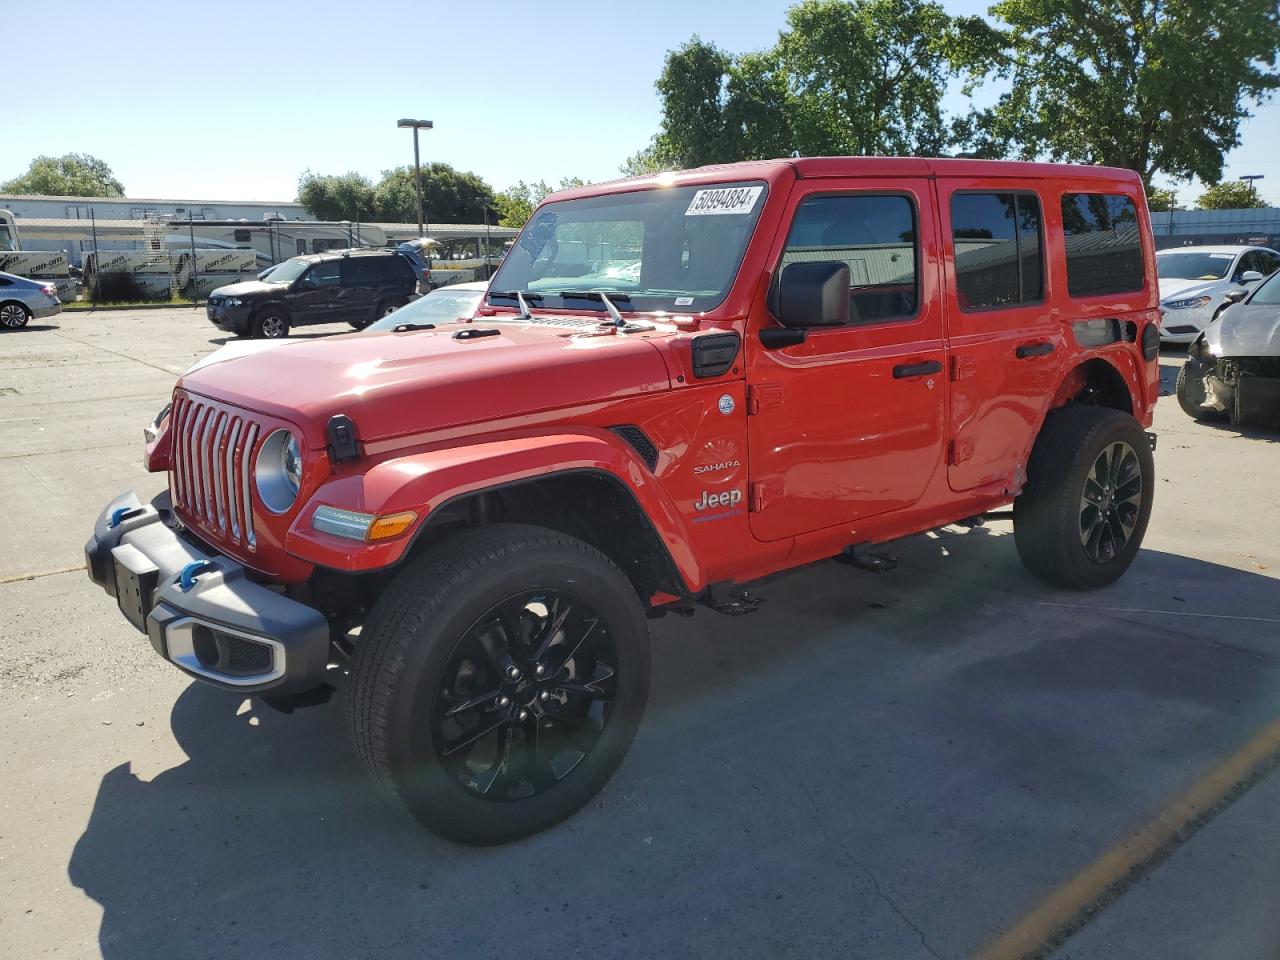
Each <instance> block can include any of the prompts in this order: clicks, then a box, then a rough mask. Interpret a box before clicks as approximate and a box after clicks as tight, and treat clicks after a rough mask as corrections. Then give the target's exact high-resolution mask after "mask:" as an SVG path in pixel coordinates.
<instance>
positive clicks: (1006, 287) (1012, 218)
mask: <svg viewBox="0 0 1280 960" xmlns="http://www.w3.org/2000/svg"><path fill="white" fill-rule="evenodd" d="M951 235H952V242H953V243H954V245H955V260H956V296H957V297H958V298H959V300H960V306H961V307H962V308H963V309H966V310H977V309H991V308H998V307H1010V306H1016V305H1017V304H1019V303H1037V302H1039V301H1040V300H1041V299H1042V298H1043V296H1044V279H1043V277H1044V271H1043V269H1042V267H1041V263H1040V201H1039V200H1038V199H1037V198H1036V197H1035V196H1033V195H1031V194H1029V193H958V194H956V195H955V196H953V197H952V198H951Z"/></svg>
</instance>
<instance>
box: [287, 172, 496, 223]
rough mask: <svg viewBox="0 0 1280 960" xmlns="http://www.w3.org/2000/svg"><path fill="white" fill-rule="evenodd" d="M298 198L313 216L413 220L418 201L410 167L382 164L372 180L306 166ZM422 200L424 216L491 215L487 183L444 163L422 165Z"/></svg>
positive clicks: (457, 219)
mask: <svg viewBox="0 0 1280 960" xmlns="http://www.w3.org/2000/svg"><path fill="white" fill-rule="evenodd" d="M298 202H299V203H301V204H302V205H303V206H304V207H306V208H307V212H308V213H310V214H311V216H313V217H315V218H316V219H317V220H353V221H354V220H361V221H365V222H368V221H371V220H372V221H375V222H381V223H416V222H417V220H418V201H417V195H416V192H415V191H414V185H413V168H412V167H396V168H395V169H394V170H384V171H383V172H382V179H381V180H379V181H378V183H377V184H376V185H375V184H373V183H372V182H370V180H369V179H368V178H367V177H364V176H361V175H360V174H358V173H354V172H352V173H344V174H342V175H340V176H333V175H324V176H322V175H320V174H315V173H312V172H311V171H310V170H308V171H306V172H305V173H303V175H302V177H301V178H300V179H299V180H298ZM422 205H423V210H424V214H425V216H426V218H427V221H428V222H431V221H435V222H436V223H482V222H483V221H484V211H485V210H487V211H488V212H489V220H490V222H493V220H494V219H495V218H496V216H497V211H496V209H495V203H494V194H493V188H492V187H490V186H489V185H488V184H487V183H485V182H484V180H482V179H481V178H480V177H479V176H477V175H476V174H474V173H470V172H467V171H461V170H455V169H454V168H453V167H451V166H449V164H447V163H429V164H426V165H424V166H423V168H422Z"/></svg>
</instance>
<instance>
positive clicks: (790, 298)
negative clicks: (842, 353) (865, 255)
mask: <svg viewBox="0 0 1280 960" xmlns="http://www.w3.org/2000/svg"><path fill="white" fill-rule="evenodd" d="M777 304H778V319H779V320H780V321H781V322H782V325H783V326H784V327H790V328H799V329H804V328H806V327H837V326H840V325H841V324H846V323H848V322H849V321H850V319H851V314H852V309H851V305H850V302H849V265H848V264H847V263H841V262H839V261H834V260H824V261H819V262H816V263H789V264H787V266H786V267H784V268H783V271H782V277H781V279H780V280H779V282H778V300H777Z"/></svg>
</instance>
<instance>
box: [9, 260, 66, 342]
mask: <svg viewBox="0 0 1280 960" xmlns="http://www.w3.org/2000/svg"><path fill="white" fill-rule="evenodd" d="M61 310H62V301H61V300H59V299H58V288H57V287H55V286H54V285H53V284H52V283H50V282H48V281H47V280H28V279H27V278H26V277H17V276H14V275H13V274H12V273H0V330H16V329H18V328H19V327H25V326H26V325H27V321H28V320H30V319H31V318H32V317H37V318H39V317H52V316H53V315H54V314H55V313H58V312H60V311H61Z"/></svg>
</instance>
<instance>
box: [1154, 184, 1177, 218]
mask: <svg viewBox="0 0 1280 960" xmlns="http://www.w3.org/2000/svg"><path fill="white" fill-rule="evenodd" d="M1147 209H1148V210H1150V211H1151V212H1152V213H1168V212H1169V211H1171V210H1180V209H1182V208H1181V207H1179V206H1178V192H1177V191H1176V190H1166V189H1165V188H1164V187H1151V188H1150V189H1148V190H1147Z"/></svg>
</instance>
